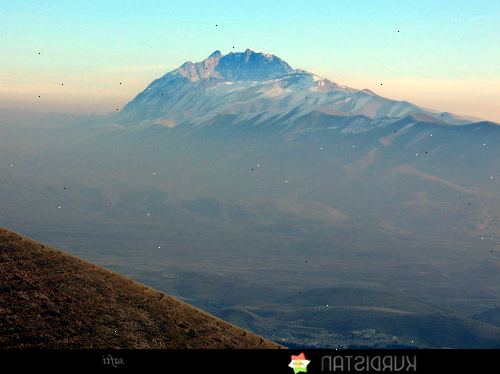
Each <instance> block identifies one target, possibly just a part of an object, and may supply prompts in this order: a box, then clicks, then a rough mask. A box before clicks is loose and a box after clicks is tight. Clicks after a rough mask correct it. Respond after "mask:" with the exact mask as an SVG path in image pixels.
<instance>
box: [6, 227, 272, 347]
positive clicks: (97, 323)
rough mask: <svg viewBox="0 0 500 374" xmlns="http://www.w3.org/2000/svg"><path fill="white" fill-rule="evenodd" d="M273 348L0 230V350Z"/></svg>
mask: <svg viewBox="0 0 500 374" xmlns="http://www.w3.org/2000/svg"><path fill="white" fill-rule="evenodd" d="M33 347H38V348H279V346H278V345H277V344H275V343H273V342H271V341H269V340H267V339H263V338H261V337H259V336H257V335H255V334H253V333H251V332H249V331H245V330H243V329H240V328H238V327H235V326H233V325H231V324H228V323H226V322H224V321H222V320H220V319H218V318H216V317H214V316H212V315H210V314H208V313H205V312H203V311H201V310H199V309H196V308H194V307H192V306H190V305H188V304H186V303H183V302H181V301H179V300H177V299H175V298H173V297H171V296H168V295H165V294H163V293H161V292H159V291H156V290H154V289H151V288H149V287H146V286H144V285H142V284H140V283H137V282H135V281H132V280H130V279H127V278H125V277H123V276H121V275H119V274H116V273H113V272H111V271H109V270H106V269H104V268H101V267H98V266H95V265H92V264H90V263H87V262H85V261H83V260H80V259H78V258H76V257H73V256H70V255H68V254H65V253H63V252H61V251H58V250H55V249H52V248H49V247H47V246H44V245H43V244H40V243H38V242H35V241H33V240H30V239H28V238H26V237H23V236H20V235H17V234H15V233H13V232H10V231H8V230H5V229H2V228H0V348H33Z"/></svg>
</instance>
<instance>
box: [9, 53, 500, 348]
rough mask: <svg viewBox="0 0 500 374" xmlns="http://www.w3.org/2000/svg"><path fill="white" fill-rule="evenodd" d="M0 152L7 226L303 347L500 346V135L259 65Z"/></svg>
mask: <svg viewBox="0 0 500 374" xmlns="http://www.w3.org/2000/svg"><path fill="white" fill-rule="evenodd" d="M0 134H1V136H0V157H1V159H2V160H6V161H5V162H3V163H2V164H1V166H0V178H1V184H0V193H1V195H2V197H3V198H2V199H1V201H0V209H1V211H2V213H3V214H2V217H1V221H0V225H3V226H7V227H9V228H11V229H15V230H17V231H22V232H25V233H26V234H29V235H30V236H32V237H34V238H35V239H40V240H44V241H46V242H49V243H53V244H56V245H57V246H59V247H63V248H64V247H65V246H67V247H69V248H74V250H75V252H76V254H77V255H79V256H82V257H84V258H87V259H89V260H92V261H94V262H98V263H100V264H102V265H105V266H108V267H110V268H112V269H113V270H117V271H119V272H121V273H123V274H125V275H128V276H131V277H133V278H136V279H138V280H140V281H142V282H144V283H146V284H149V285H152V286H154V287H156V288H158V289H160V290H163V291H165V292H168V293H171V294H174V295H177V296H180V297H182V298H184V299H186V300H188V301H189V302H191V303H193V304H195V305H199V306H201V307H203V308H205V309H207V310H209V311H210V312H212V313H214V314H216V315H218V316H221V317H222V318H224V319H227V320H229V321H231V322H234V323H236V324H238V325H240V326H242V327H245V328H248V329H251V330H253V331H255V332H258V333H261V334H264V335H265V336H267V337H270V338H272V339H274V340H277V341H278V342H280V343H283V344H288V345H290V346H296V345H298V346H320V347H324V346H330V347H336V346H339V345H342V346H356V347H357V346H378V347H388V346H419V347H499V346H500V326H499V325H498V316H499V315H500V314H499V312H498V310H500V287H499V286H498V285H499V284H500V282H499V280H500V279H499V274H500V257H499V255H500V244H499V242H498V235H499V234H500V213H499V212H500V192H499V191H500V190H499V185H498V183H499V180H500V171H499V169H498V165H500V149H499V148H498V147H497V146H496V145H497V144H499V143H500V127H499V126H498V125H497V124H495V123H492V122H487V121H481V120H478V119H474V118H469V117H460V116H456V115H453V114H451V113H443V112H439V111H434V110H428V109H424V108H420V107H418V106H416V105H413V104H411V103H409V102H405V101H397V100H392V99H387V98H384V97H381V96H378V95H377V94H376V93H375V92H372V91H369V90H364V89H355V88H350V87H345V86H342V85H341V84H340V83H335V82H332V81H330V80H328V79H324V78H321V77H319V76H317V75H315V74H313V73H309V72H306V71H302V70H296V69H293V68H292V67H291V66H290V65H288V64H287V63H286V62H285V61H283V60H281V59H280V58H279V57H276V56H274V55H270V54H264V53H256V52H254V51H251V50H246V51H245V52H242V53H229V54H227V55H222V53H221V52H219V51H216V52H214V53H213V54H211V55H210V56H209V57H208V58H207V59H205V60H203V61H201V62H198V63H192V62H186V63H185V64H183V65H182V66H180V67H179V68H178V69H175V70H173V71H171V72H169V73H167V74H165V75H164V76H162V77H161V78H159V79H157V80H155V81H153V82H152V83H151V84H150V85H148V86H147V87H146V88H145V89H144V90H143V91H142V92H141V93H139V94H138V95H137V96H136V97H135V98H134V99H133V100H132V101H130V102H129V103H128V104H127V105H126V106H125V107H124V108H123V109H122V110H120V111H118V112H116V113H112V114H110V115H107V116H101V117H95V116H94V117H91V118H90V117H79V118H71V117H69V116H55V115H44V116H41V115H36V114H33V115H30V116H27V115H23V116H21V115H20V114H19V113H9V114H8V115H7V114H6V115H4V116H2V117H1V119H0ZM464 336H467V337H468V338H467V339H464Z"/></svg>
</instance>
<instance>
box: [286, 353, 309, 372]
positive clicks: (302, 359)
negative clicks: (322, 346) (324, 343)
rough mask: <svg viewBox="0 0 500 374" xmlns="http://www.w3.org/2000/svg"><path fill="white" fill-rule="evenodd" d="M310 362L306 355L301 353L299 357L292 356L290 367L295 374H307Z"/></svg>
mask: <svg viewBox="0 0 500 374" xmlns="http://www.w3.org/2000/svg"><path fill="white" fill-rule="evenodd" d="M310 362H311V361H309V360H306V355H305V354H304V353H301V354H300V355H297V356H294V355H292V361H290V363H289V364H288V366H289V367H291V368H292V369H293V372H294V373H295V374H297V373H300V372H303V373H307V365H309V363H310Z"/></svg>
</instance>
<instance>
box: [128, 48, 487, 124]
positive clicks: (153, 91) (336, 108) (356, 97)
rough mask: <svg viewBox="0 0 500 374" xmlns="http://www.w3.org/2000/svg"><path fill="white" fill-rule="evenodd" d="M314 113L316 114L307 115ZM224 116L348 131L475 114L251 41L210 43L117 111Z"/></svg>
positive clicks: (158, 116)
mask: <svg viewBox="0 0 500 374" xmlns="http://www.w3.org/2000/svg"><path fill="white" fill-rule="evenodd" d="M311 114H318V115H319V117H317V120H312V118H311V117H310V115H311ZM221 116H231V123H232V124H233V125H238V124H244V123H246V124H248V123H251V125H252V126H264V125H270V124H272V123H276V122H286V123H290V122H297V121H301V120H305V119H307V124H306V125H305V129H308V130H313V129H316V128H317V127H321V126H324V121H325V118H328V122H332V121H335V120H337V121H340V122H342V123H344V124H345V123H346V122H349V124H350V126H349V131H354V132H357V131H366V130H368V129H370V128H373V127H377V126H387V125H389V124H391V123H393V122H394V121H397V120H402V119H405V118H406V119H409V120H412V121H414V122H421V121H426V122H432V123H435V124H440V125H463V124H470V123H473V122H478V121H479V120H477V119H474V118H466V117H462V116H458V115H454V114H451V113H446V112H437V111H432V110H427V109H423V108H420V107H418V106H416V105H414V104H411V103H409V102H407V101H397V100H391V99H387V98H384V97H382V96H379V95H377V94H375V93H374V92H372V91H370V90H367V89H362V90H358V89H354V88H350V87H346V86H342V85H339V84H337V83H335V82H332V81H330V80H328V79H325V78H322V77H319V76H317V75H315V74H313V73H309V72H307V71H304V70H298V69H293V68H292V67H291V66H290V65H289V64H287V63H286V62H285V61H283V60H282V59H280V58H279V57H277V56H274V55H271V54H266V53H258V52H254V51H252V50H250V49H247V50H246V51H245V52H241V53H234V52H232V53H229V54H227V55H222V54H221V52H220V51H215V52H213V53H212V54H211V55H210V56H209V57H207V58H206V59H205V60H203V61H201V62H197V63H193V62H190V61H189V62H186V63H184V64H183V65H182V66H180V67H179V68H177V69H175V70H173V71H171V72H169V73H167V74H165V75H164V76H163V77H161V78H159V79H157V80H155V81H153V82H152V83H151V84H150V85H148V86H147V87H146V89H145V90H144V91H142V92H141V93H139V94H138V95H137V96H136V97H135V98H134V99H133V100H132V101H131V102H129V103H128V104H127V105H126V106H125V107H124V109H123V110H122V111H121V113H120V114H119V115H118V119H119V121H121V122H126V123H135V124H137V123H138V122H143V123H156V124H160V125H163V126H166V127H169V128H172V127H177V126H184V129H187V128H188V127H191V130H190V131H192V126H195V127H199V126H204V125H206V124H207V123H210V122H211V121H212V120H213V119H214V118H217V117H219V118H220V117H221ZM320 119H321V120H320ZM305 129H304V130H305Z"/></svg>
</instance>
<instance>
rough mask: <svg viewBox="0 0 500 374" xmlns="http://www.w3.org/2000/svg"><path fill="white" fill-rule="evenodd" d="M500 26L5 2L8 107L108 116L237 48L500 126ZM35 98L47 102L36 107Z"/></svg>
mask: <svg viewBox="0 0 500 374" xmlns="http://www.w3.org/2000/svg"><path fill="white" fill-rule="evenodd" d="M499 20H500V1H498V0H495V1H488V0H481V1H472V0H471V1H460V0H449V1H444V0H440V1H423V0H420V1H395V0H394V1H390V0H385V1H378V0H365V1H355V0H349V1H347V0H346V1H333V0H329V1H313V0H309V1H294V0H289V1H279V0H275V1H270V0H269V1H262V0H252V1H221V0H212V1H188V0H184V1H151V0H150V1H112V0H109V1H89V0H87V1H57V0H51V1H7V0H0V48H1V51H2V53H1V54H0V107H2V106H4V107H5V106H16V105H17V106H19V105H20V104H19V103H24V104H22V105H25V106H27V105H29V106H33V105H34V108H35V109H36V108H37V106H38V107H39V109H50V110H83V111H90V112H92V111H96V112H102V111H107V107H108V106H116V105H120V104H122V103H123V102H125V101H127V100H128V99H130V98H131V97H132V96H133V95H134V94H135V93H136V92H137V91H138V90H140V89H142V88H143V87H144V86H145V85H147V83H149V81H150V80H152V79H154V78H156V77H158V76H159V75H162V74H163V73H164V72H166V71H168V70H171V69H173V68H175V67H177V66H178V65H180V64H182V63H183V62H185V61H187V60H192V61H199V60H201V59H203V58H205V57H207V56H208V55H209V54H210V53H211V52H213V51H214V50H216V49H220V50H221V51H222V53H227V52H230V51H232V50H233V47H235V48H234V50H236V51H243V50H245V49H246V48H252V49H254V50H256V51H263V52H268V53H273V54H275V55H278V56H279V57H281V58H283V59H284V60H286V61H287V62H288V63H290V64H291V65H292V66H293V67H297V68H302V69H306V70H309V71H313V72H315V73H318V74H320V75H323V76H326V77H327V78H330V79H332V80H334V81H337V82H339V83H341V84H347V85H350V86H353V87H357V88H365V87H366V88H372V89H374V90H375V91H376V92H377V93H379V94H382V95H384V96H389V97H393V98H396V99H405V100H411V101H414V102H416V103H417V104H420V105H424V106H427V107H433V108H436V109H441V110H450V111H455V112H457V113H459V114H472V115H476V116H480V117H484V118H488V119H493V120H497V121H500V109H498V108H496V107H497V106H498V102H499V99H500V92H499V90H500V89H499V88H498V87H500V69H499V67H500V22H499ZM216 25H217V26H216ZM398 30H399V32H398ZM38 53H40V55H39V54H38ZM118 81H120V82H123V84H122V85H121V87H117V86H116V83H117V82H118ZM61 82H65V85H64V90H65V91H63V90H62V89H61V86H62V85H61ZM380 82H382V83H384V85H383V88H381V87H380ZM38 92H39V93H42V94H43V98H44V99H45V100H44V101H43V103H40V102H38V103H33V104H32V103H30V100H32V97H33V96H37V95H35V94H36V93H38Z"/></svg>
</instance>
